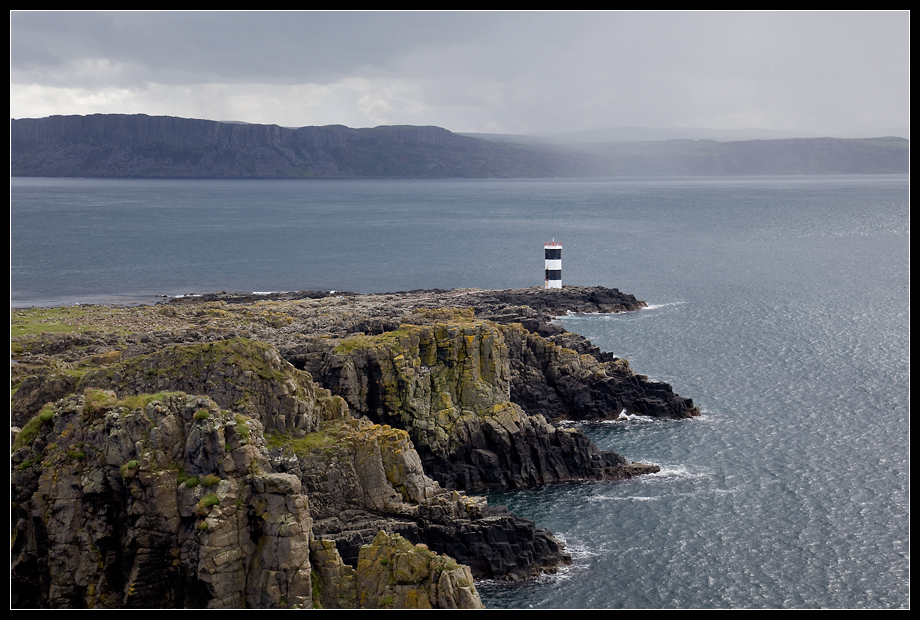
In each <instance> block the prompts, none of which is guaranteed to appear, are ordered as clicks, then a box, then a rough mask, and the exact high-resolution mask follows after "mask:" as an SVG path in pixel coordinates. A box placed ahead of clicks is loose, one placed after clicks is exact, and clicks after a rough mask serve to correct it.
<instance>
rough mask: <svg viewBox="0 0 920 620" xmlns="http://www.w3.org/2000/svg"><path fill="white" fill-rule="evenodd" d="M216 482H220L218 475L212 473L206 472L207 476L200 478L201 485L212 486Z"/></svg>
mask: <svg viewBox="0 0 920 620" xmlns="http://www.w3.org/2000/svg"><path fill="white" fill-rule="evenodd" d="M218 482H220V478H219V477H217V476H215V475H214V474H208V475H207V476H205V477H204V478H202V479H201V486H203V487H213V486H214V485H215V484H217V483H218Z"/></svg>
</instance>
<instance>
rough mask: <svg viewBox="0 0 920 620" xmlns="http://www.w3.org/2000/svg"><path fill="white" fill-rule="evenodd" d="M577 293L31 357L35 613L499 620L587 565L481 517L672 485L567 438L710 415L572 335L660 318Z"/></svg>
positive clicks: (14, 566)
mask: <svg viewBox="0 0 920 620" xmlns="http://www.w3.org/2000/svg"><path fill="white" fill-rule="evenodd" d="M563 291H564V292H563V293H562V294H558V293H544V292H542V291H539V290H530V289H528V290H523V291H504V292H502V291H422V292H414V293H403V294H387V295H382V296H354V295H344V296H331V295H328V294H315V295H313V294H302V295H293V296H288V297H289V298H288V299H280V298H279V299H275V300H265V301H252V300H248V299H247V300H244V301H239V300H232V299H228V298H218V299H208V300H204V301H199V302H198V303H192V304H189V303H182V304H165V305H160V306H156V307H136V308H122V309H107V308H96V309H91V310H89V311H88V312H84V311H83V310H80V311H79V312H75V313H74V314H75V315H76V316H75V317H74V318H73V320H71V319H66V321H65V323H66V324H67V325H70V326H71V327H72V328H73V330H74V331H72V332H71V333H63V334H61V333H56V330H50V331H47V332H45V333H39V334H38V335H35V336H24V337H22V338H18V339H17V338H14V343H13V350H14V354H15V357H16V358H17V361H18V364H15V365H14V366H13V371H12V372H11V376H12V379H13V381H12V383H13V387H14V388H15V392H14V394H13V397H12V400H11V421H12V424H13V426H15V427H21V431H19V430H18V428H17V429H14V430H15V431H18V432H14V437H15V442H14V445H13V449H12V456H11V484H12V486H11V496H12V509H11V510H12V513H11V514H12V522H11V525H12V540H11V542H12V549H11V583H12V597H11V601H12V603H13V606H14V607H110V608H120V607H272V608H276V607H311V606H312V607H327V608H329V607H344V608H359V607H477V606H481V603H480V602H479V599H478V595H477V594H476V591H475V585H474V584H473V581H472V580H473V579H474V578H500V579H524V578H527V577H530V576H532V575H535V574H539V573H540V572H544V571H553V570H555V569H556V568H557V567H559V566H561V565H564V564H566V563H568V562H570V558H569V556H568V555H567V554H566V553H565V550H564V548H563V546H562V545H561V544H560V543H559V541H557V540H556V539H555V538H554V537H553V536H552V534H551V533H550V532H548V531H546V530H544V529H541V528H539V527H537V525H535V524H534V523H532V522H530V521H528V520H526V519H521V518H520V517H517V516H516V515H514V514H512V513H510V512H508V511H507V509H504V508H503V507H499V506H490V505H489V504H488V502H486V500H485V499H483V498H481V497H473V496H471V495H468V494H467V493H468V492H472V491H478V490H484V489H507V488H519V487H528V486H535V485H540V484H545V483H549V482H558V481H565V480H574V479H584V478H593V479H618V478H623V477H629V476H635V475H641V474H643V473H648V472H652V471H657V467H655V466H653V465H644V464H641V463H632V462H630V461H628V460H627V459H625V458H624V457H622V456H620V455H618V454H616V453H614V452H607V451H601V450H598V449H597V447H596V446H594V445H593V444H592V443H591V442H590V441H589V439H588V438H587V436H586V435H585V434H584V433H583V432H582V431H580V430H577V429H573V428H565V427H563V426H557V425H556V424H555V423H556V422H557V421H558V420H560V419H578V420H595V419H615V418H616V417H618V416H619V414H620V412H621V411H623V410H626V411H627V412H630V413H642V414H645V415H655V416H663V417H672V418H680V417H687V416H692V415H697V414H698V413H699V412H698V410H697V409H696V408H695V407H694V406H693V404H692V402H691V401H690V400H689V399H685V398H681V397H679V396H677V395H676V394H674V393H673V391H672V390H671V388H670V386H668V385H666V384H658V383H654V382H650V381H648V380H647V379H646V378H645V377H643V376H641V375H637V374H635V373H633V372H632V370H630V368H629V365H628V363H627V362H626V361H625V360H617V359H615V358H613V357H612V356H610V355H609V354H607V353H603V352H601V351H599V350H598V349H597V348H596V347H594V346H593V345H592V344H591V343H590V342H588V341H587V340H585V339H584V338H581V337H580V336H578V335H577V334H570V333H566V332H565V331H564V330H562V329H561V328H559V327H558V326H556V325H554V324H553V323H552V320H551V319H552V316H553V315H555V314H559V313H560V312H565V311H568V310H572V311H622V310H634V309H637V308H639V307H641V306H642V302H638V301H637V300H635V298H634V297H632V296H627V295H623V294H621V293H619V291H616V290H615V289H579V288H572V287H569V288H568V290H566V289H563ZM68 312H69V311H66V310H65V311H62V312H61V315H62V316H63V315H66V314H68ZM16 320H17V319H16V318H14V323H15V322H16ZM48 320H49V319H42V320H41V321H40V322H39V325H41V326H42V330H43V329H44V325H45V324H46V322H47V321H48ZM61 320H65V319H61ZM85 326H89V327H92V328H93V331H79V330H80V329H81V328H82V327H85ZM42 330H39V331H42Z"/></svg>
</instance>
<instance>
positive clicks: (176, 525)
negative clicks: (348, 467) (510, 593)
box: [11, 388, 482, 608]
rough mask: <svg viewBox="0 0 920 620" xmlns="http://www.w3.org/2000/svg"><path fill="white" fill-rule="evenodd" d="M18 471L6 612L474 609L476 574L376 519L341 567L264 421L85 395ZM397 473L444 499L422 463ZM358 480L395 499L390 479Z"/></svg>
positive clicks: (33, 435) (198, 405)
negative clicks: (272, 451)
mask: <svg viewBox="0 0 920 620" xmlns="http://www.w3.org/2000/svg"><path fill="white" fill-rule="evenodd" d="M145 403H146V404H145ZM350 421H351V422H352V423H356V424H357V423H358V421H356V420H350ZM364 426H365V428H364V431H365V434H368V433H370V434H371V435H373V434H374V432H375V429H374V428H373V425H371V424H365V425H364ZM368 427H370V428H368ZM347 434H348V433H345V435H347ZM404 448H405V450H406V451H407V452H408V453H410V454H411V452H412V451H411V447H407V446H404ZM362 456H363V457H364V460H365V463H364V466H363V469H364V470H374V469H375V468H376V469H377V470H381V471H382V470H383V467H384V464H383V462H382V461H380V458H379V454H377V455H374V454H373V453H371V454H366V453H362ZM374 456H377V460H376V461H374ZM282 458H283V457H282ZM409 460H410V462H411V461H412V459H411V457H410V458H409ZM417 460H418V459H417V456H416V457H415V461H417ZM12 463H13V470H12V472H11V482H12V489H13V511H12V517H13V520H12V523H13V525H14V530H13V532H12V553H11V560H12V561H11V586H12V587H11V602H12V606H13V607H52V608H62V607H100V608H125V607H211V608H223V607H229V608H239V607H262V608H285V607H296V608H304V607H314V606H317V607H320V606H322V607H344V608H360V607H372V608H378V607H388V606H396V607H398V606H412V607H444V606H446V607H481V606H482V603H481V601H480V600H479V597H478V594H477V593H476V590H475V585H474V584H473V577H472V573H471V571H470V568H469V567H467V566H462V565H460V564H458V563H457V562H456V561H455V560H454V559H452V558H448V557H447V556H443V555H439V554H438V553H436V552H432V551H429V550H428V549H427V547H425V546H424V545H421V546H418V547H417V548H416V547H415V546H413V545H412V544H411V543H409V542H408V541H407V540H406V539H405V538H403V537H401V536H399V535H388V534H386V533H385V532H384V531H383V528H385V527H387V526H388V525H389V524H388V523H387V522H386V521H387V520H386V519H385V518H379V517H378V520H377V525H380V526H381V528H380V529H377V530H376V531H375V535H372V536H371V539H370V540H369V541H367V544H364V545H362V546H361V547H360V548H359V551H358V557H357V558H356V559H357V562H356V564H357V566H354V567H353V566H350V565H348V564H346V563H344V562H343V561H342V560H341V557H340V556H339V554H338V552H337V550H336V546H335V542H334V541H332V540H322V539H319V538H317V537H316V536H315V535H314V528H313V518H312V516H311V512H310V506H309V500H308V493H307V489H306V488H305V487H304V485H303V484H302V482H301V478H300V477H298V476H296V475H294V474H291V473H282V472H275V471H272V468H271V465H270V463H269V460H268V459H267V450H266V446H265V438H264V435H263V432H262V424H261V422H259V421H258V420H256V419H251V418H247V417H245V416H243V415H242V414H239V413H232V412H229V411H227V410H223V409H221V408H220V407H219V406H218V405H217V403H215V402H214V401H213V400H211V399H209V398H207V397H203V396H188V395H186V394H184V393H181V392H174V393H167V394H157V395H154V396H141V397H129V398H127V399H118V397H117V396H116V394H115V392H113V391H105V390H99V389H94V388H88V389H87V390H86V392H85V395H84V396H69V397H67V398H65V399H63V400H61V401H59V402H58V403H57V404H55V405H49V406H47V407H45V408H44V409H43V411H42V413H41V414H39V416H38V417H36V418H35V419H34V422H32V423H30V425H28V426H26V428H24V429H23V430H22V431H21V432H20V433H19V435H18V436H17V440H16V442H15V443H14V446H13V459H12ZM389 464H391V465H392V463H389ZM402 473H403V472H401V471H395V472H393V475H392V476H391V477H392V478H393V480H394V481H395V482H396V483H397V484H399V485H401V488H405V486H406V485H409V487H410V488H412V489H414V490H415V492H416V493H418V492H419V490H420V489H423V491H421V495H422V498H423V499H426V498H427V499H430V498H433V497H435V496H437V495H439V494H440V495H444V494H445V492H444V491H443V490H442V489H440V488H438V486H437V484H436V483H434V482H433V481H431V480H430V479H427V478H425V476H424V474H423V473H422V472H421V470H420V468H418V470H417V471H415V472H413V473H412V474H411V475H401V474H402ZM362 482H363V483H364V485H365V486H363V487H362V488H361V492H362V493H363V494H364V495H366V496H369V497H375V498H387V499H395V498H397V497H398V495H397V492H396V491H394V490H393V487H391V486H389V484H390V483H389V482H388V481H387V479H386V478H383V479H374V480H362ZM449 499H450V500H452V501H453V503H454V504H457V505H463V503H464V501H466V502H467V503H473V504H475V503H476V502H475V500H470V499H466V498H463V500H461V498H460V497H459V496H456V494H454V496H453V497H450V498H449ZM378 503H379V505H376V506H375V507H376V508H377V509H378V511H379V513H384V514H385V513H386V512H387V511H388V510H389V511H393V510H394V509H395V508H394V507H393V506H387V505H386V502H385V501H382V500H379V502H378ZM445 503H447V504H450V502H445ZM414 508H415V510H416V511H417V510H418V506H415V507H414ZM407 510H408V511H411V507H407Z"/></svg>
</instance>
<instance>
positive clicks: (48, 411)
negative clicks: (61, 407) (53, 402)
mask: <svg viewBox="0 0 920 620" xmlns="http://www.w3.org/2000/svg"><path fill="white" fill-rule="evenodd" d="M38 419H39V420H41V421H42V422H43V423H45V424H50V423H51V420H53V419H54V407H51V406H47V407H45V408H44V409H42V410H41V412H39V414H38Z"/></svg>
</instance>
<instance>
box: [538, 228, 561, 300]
mask: <svg viewBox="0 0 920 620" xmlns="http://www.w3.org/2000/svg"><path fill="white" fill-rule="evenodd" d="M543 254H544V255H545V258H546V279H545V283H544V286H545V287H546V288H562V244H561V243H556V240H555V239H553V240H552V242H550V243H544V244H543Z"/></svg>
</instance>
